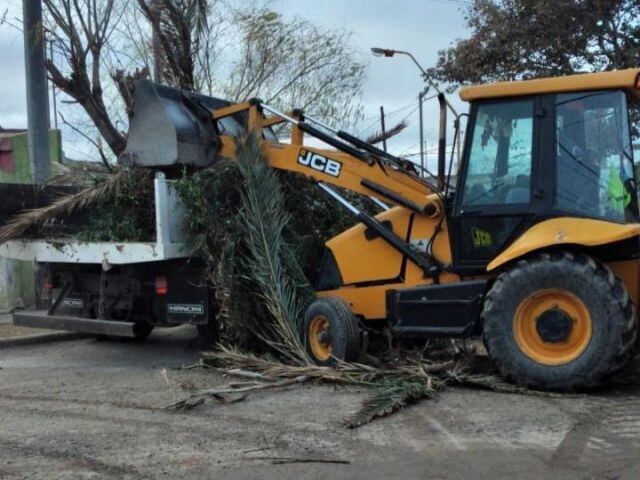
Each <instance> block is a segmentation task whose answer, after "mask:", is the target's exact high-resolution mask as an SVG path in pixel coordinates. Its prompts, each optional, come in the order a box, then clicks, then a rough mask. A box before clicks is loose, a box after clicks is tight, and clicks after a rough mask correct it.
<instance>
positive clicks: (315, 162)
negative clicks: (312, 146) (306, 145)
mask: <svg viewBox="0 0 640 480" xmlns="http://www.w3.org/2000/svg"><path fill="white" fill-rule="evenodd" d="M298 163H299V164H300V165H304V166H305V167H309V168H313V169H314V170H317V171H319V172H323V173H326V174H327V175H331V176H332V177H339V176H340V169H341V168H342V164H341V163H340V162H338V161H336V160H331V159H330V158H327V157H323V156H322V155H320V154H318V153H314V152H309V151H307V150H300V155H298Z"/></svg>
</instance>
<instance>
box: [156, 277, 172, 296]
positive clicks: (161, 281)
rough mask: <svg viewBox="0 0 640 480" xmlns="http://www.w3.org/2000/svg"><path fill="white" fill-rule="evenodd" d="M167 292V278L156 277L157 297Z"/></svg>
mask: <svg viewBox="0 0 640 480" xmlns="http://www.w3.org/2000/svg"><path fill="white" fill-rule="evenodd" d="M168 291H169V288H168V287H167V277H163V276H157V277H156V294H158V295H166V294H167V292H168Z"/></svg>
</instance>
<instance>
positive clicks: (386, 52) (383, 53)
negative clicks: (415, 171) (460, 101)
mask: <svg viewBox="0 0 640 480" xmlns="http://www.w3.org/2000/svg"><path fill="white" fill-rule="evenodd" d="M371 53H372V54H373V55H374V56H376V57H393V56H394V55H396V54H397V55H406V56H407V57H409V58H410V59H411V60H412V61H413V63H415V65H416V67H418V69H419V70H420V73H421V74H422V75H421V76H422V79H423V80H424V81H425V82H427V85H428V86H430V87H431V88H433V89H434V90H435V91H436V92H437V93H438V96H439V98H442V99H444V102H445V103H446V105H447V107H448V108H449V110H451V113H453V115H454V116H455V117H456V120H458V119H459V117H460V115H459V114H458V112H457V110H456V109H455V108H453V105H451V103H450V102H449V100H448V99H447V97H446V96H445V95H444V94H443V93H442V91H441V90H440V89H439V88H438V86H437V85H436V84H435V82H434V81H433V80H432V79H431V77H430V76H429V74H428V73H427V71H426V70H425V69H424V68H423V66H422V65H420V62H418V60H416V57H414V56H413V54H412V53H411V52H406V51H404V50H394V49H392V48H380V47H372V48H371ZM418 101H419V102H420V110H422V97H419V99H418ZM442 112H444V116H446V109H443V110H441V113H442ZM420 115H421V116H422V111H421V112H420ZM441 117H442V115H441ZM441 121H444V119H443V118H441ZM420 124H421V125H420V137H422V134H423V132H422V118H421V119H420ZM443 128H446V127H443V126H442V125H441V128H440V129H441V134H440V136H441V137H442V129H443ZM420 147H422V140H421V145H420ZM460 149H461V145H460V135H458V145H457V150H458V155H457V156H458V162H459V161H460ZM442 155H443V153H439V155H438V156H439V157H441V156H442ZM420 160H421V162H422V165H423V166H424V158H423V156H422V157H421V159H420ZM440 162H441V160H439V163H440Z"/></svg>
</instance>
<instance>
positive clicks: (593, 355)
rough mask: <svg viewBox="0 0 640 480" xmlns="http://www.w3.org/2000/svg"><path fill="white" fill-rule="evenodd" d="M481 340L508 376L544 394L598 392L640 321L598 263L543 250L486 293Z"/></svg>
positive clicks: (621, 360)
mask: <svg viewBox="0 0 640 480" xmlns="http://www.w3.org/2000/svg"><path fill="white" fill-rule="evenodd" d="M482 321H483V339H484V343H485V346H486V348H487V352H488V353H489V356H490V357H491V358H492V359H493V361H494V362H495V363H496V365H497V366H498V368H499V369H500V372H501V373H502V374H503V376H505V377H507V378H509V379H510V380H513V381H514V382H516V383H518V384H522V385H527V386H530V387H534V388H539V389H545V390H563V391H567V390H575V389H580V388H587V387H594V386H596V385H598V384H600V383H602V382H603V380H604V379H605V378H606V377H607V376H608V375H610V374H611V373H613V372H615V371H616V370H618V369H620V368H621V367H622V366H624V365H625V364H626V362H627V361H628V360H629V358H630V356H631V352H632V350H633V347H634V344H635V341H636V335H637V323H636V317H635V311H634V308H633V304H632V302H631V299H630V297H629V294H628V292H627V290H626V288H625V286H624V285H623V284H622V282H621V281H620V280H619V279H618V278H617V277H616V276H615V275H614V274H613V272H612V271H611V270H610V269H609V268H608V267H606V266H604V265H602V264H601V263H599V262H597V261H596V260H594V259H593V258H591V257H589V256H587V255H583V254H574V253H569V252H559V253H555V252H554V253H541V254H537V255H535V256H532V257H530V258H528V259H523V260H520V261H518V262H517V263H516V264H515V265H514V266H513V267H512V268H511V269H509V270H508V271H506V272H504V273H503V274H501V275H500V276H499V277H498V278H497V279H496V281H495V282H494V284H493V286H492V288H491V290H490V291H489V293H488V294H487V296H486V299H485V303H484V309H483V312H482Z"/></svg>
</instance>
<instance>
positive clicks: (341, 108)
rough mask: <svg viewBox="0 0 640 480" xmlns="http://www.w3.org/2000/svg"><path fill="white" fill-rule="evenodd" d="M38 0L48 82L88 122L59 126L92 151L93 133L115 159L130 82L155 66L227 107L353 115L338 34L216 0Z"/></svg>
mask: <svg viewBox="0 0 640 480" xmlns="http://www.w3.org/2000/svg"><path fill="white" fill-rule="evenodd" d="M43 2H44V6H45V13H46V18H47V34H48V35H49V38H50V39H52V40H53V42H54V45H55V48H56V51H57V53H58V58H57V59H56V61H55V62H53V61H51V60H49V61H48V62H47V69H48V71H49V77H50V78H51V80H52V81H53V84H54V85H55V86H56V87H57V88H59V89H60V90H62V91H63V92H64V93H65V94H66V95H67V96H68V97H69V98H70V101H71V102H72V103H75V104H77V105H79V106H80V107H81V109H82V110H83V111H84V112H86V115H87V116H88V117H89V119H90V124H89V125H88V124H87V122H86V121H85V119H83V118H77V119H76V118H74V117H73V116H72V115H71V114H69V115H67V114H66V113H65V115H66V118H68V119H69V121H70V122H71V121H72V122H73V126H71V125H69V127H68V128H69V129H70V130H73V131H74V132H76V133H77V134H81V135H83V134H84V136H85V137H87V139H88V140H89V142H90V143H92V144H93V145H94V146H96V148H98V147H99V145H101V144H102V142H98V141H96V140H95V130H97V133H98V134H99V135H100V136H101V137H102V138H103V139H104V143H106V144H107V145H108V146H109V149H110V150H111V152H112V153H113V155H115V156H117V155H119V154H120V153H121V152H122V151H123V150H124V148H125V147H126V133H125V131H126V123H127V121H128V117H129V116H130V115H131V113H132V111H133V110H132V108H133V89H134V84H135V82H136V80H139V79H142V78H146V77H148V76H149V72H150V71H152V70H153V69H154V68H155V67H156V66H157V67H158V68H160V69H161V70H162V80H163V83H167V84H169V85H172V86H176V87H179V88H182V89H186V90H193V91H203V92H204V93H206V94H208V95H214V96H221V97H226V98H227V99H229V100H232V101H241V100H244V99H246V98H249V97H254V96H259V97H261V98H263V99H264V100H265V101H268V102H273V103H276V104H277V105H279V106H281V107H283V108H288V107H291V106H296V107H300V108H311V105H313V108H312V110H313V113H314V114H315V115H317V116H319V117H321V118H324V119H326V120H335V121H341V120H345V119H346V120H349V119H355V118H356V117H357V116H358V115H359V114H360V110H361V109H360V102H359V98H360V94H361V88H362V82H363V79H364V65H363V63H362V62H360V61H358V55H357V53H356V52H355V51H354V50H353V49H352V48H351V47H350V45H349V44H350V35H349V33H347V32H344V31H335V30H328V29H327V30H324V29H321V28H318V27H316V26H314V25H313V24H311V23H310V22H308V21H306V20H301V19H292V20H288V19H285V18H283V17H282V16H281V15H279V14H278V13H276V12H273V11H271V10H269V9H266V8H253V7H250V8H246V7H240V8H235V7H230V6H229V4H228V3H226V2H222V1H219V0H102V1H96V0H43ZM154 40H155V41H154ZM154 45H155V52H154ZM221 52H222V53H223V54H222V55H221ZM125 113H126V115H125ZM92 125H94V126H95V130H94V131H93V132H92V130H93V127H92ZM83 132H87V133H83ZM91 136H93V138H91ZM99 153H100V155H101V157H102V158H106V156H105V155H104V152H99Z"/></svg>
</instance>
